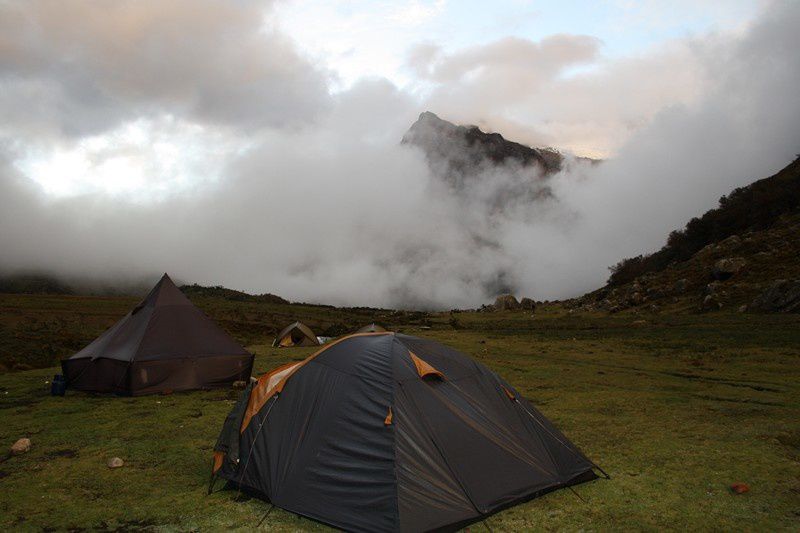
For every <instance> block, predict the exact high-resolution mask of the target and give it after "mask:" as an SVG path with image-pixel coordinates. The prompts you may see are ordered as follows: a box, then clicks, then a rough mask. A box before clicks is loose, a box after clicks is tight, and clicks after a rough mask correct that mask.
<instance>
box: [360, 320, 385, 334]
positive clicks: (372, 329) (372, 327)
mask: <svg viewBox="0 0 800 533" xmlns="http://www.w3.org/2000/svg"><path fill="white" fill-rule="evenodd" d="M384 331H386V328H385V327H383V326H379V325H378V324H376V323H375V322H373V323H372V324H367V325H366V326H364V327H363V328H361V329H359V330H358V331H356V333H382V332H384Z"/></svg>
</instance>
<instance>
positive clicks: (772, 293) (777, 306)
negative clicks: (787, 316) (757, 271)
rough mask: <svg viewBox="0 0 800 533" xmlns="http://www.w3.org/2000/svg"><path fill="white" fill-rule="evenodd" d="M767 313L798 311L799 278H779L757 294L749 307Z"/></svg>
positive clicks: (799, 296) (799, 308) (799, 299)
mask: <svg viewBox="0 0 800 533" xmlns="http://www.w3.org/2000/svg"><path fill="white" fill-rule="evenodd" d="M749 308H750V309H752V310H754V311H763V312H768V313H774V312H781V313H798V312H800V279H793V280H787V279H779V280H777V281H775V282H773V283H772V284H771V285H770V286H769V288H767V289H766V290H765V291H764V292H762V293H761V294H759V295H758V296H757V297H756V298H755V299H754V300H753V303H752V304H751V305H750V307H749Z"/></svg>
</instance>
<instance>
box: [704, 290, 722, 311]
mask: <svg viewBox="0 0 800 533" xmlns="http://www.w3.org/2000/svg"><path fill="white" fill-rule="evenodd" d="M720 309H722V302H720V301H719V297H718V296H717V294H716V293H712V294H707V295H706V296H705V298H703V301H702V302H701V303H700V310H701V311H718V310H720Z"/></svg>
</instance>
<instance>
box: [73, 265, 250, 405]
mask: <svg viewBox="0 0 800 533" xmlns="http://www.w3.org/2000/svg"><path fill="white" fill-rule="evenodd" d="M252 367H253V355H252V354H250V353H249V352H248V351H247V350H245V349H244V348H242V347H241V346H240V345H239V344H238V343H237V342H236V341H234V340H233V339H232V338H231V337H230V336H229V335H228V334H227V333H225V332H224V331H223V330H222V329H221V328H220V327H219V326H217V325H216V324H215V323H214V322H213V321H212V320H211V319H210V318H208V317H207V316H206V315H205V314H204V313H203V312H202V311H200V309H198V308H197V307H195V306H194V304H192V302H190V301H189V299H188V298H187V297H186V296H185V295H184V294H183V293H182V292H181V291H180V289H178V287H176V286H175V284H174V283H173V282H172V280H171V279H170V278H169V276H168V275H167V274H164V276H163V277H162V278H161V280H160V281H159V282H158V283H157V284H156V286H155V287H153V289H152V290H151V291H150V293H149V294H148V295H147V297H146V298H145V299H144V300H142V302H141V303H139V305H137V306H136V307H134V308H133V309H132V310H131V312H130V313H128V314H127V315H126V316H125V317H124V318H123V319H122V320H120V321H119V322H117V323H116V324H115V325H114V326H113V327H112V328H111V329H109V330H108V331H106V332H105V333H103V334H102V335H100V336H99V337H98V338H97V339H95V340H94V341H93V342H92V343H91V344H89V345H88V346H86V347H85V348H84V349H82V350H81V351H79V352H78V353H76V354H75V355H73V356H72V357H69V358H67V359H64V360H62V361H61V368H62V369H63V372H64V377H65V378H66V382H67V387H68V388H72V389H77V390H84V391H91V392H111V393H116V394H122V395H135V396H138V395H142V394H152V393H159V392H165V391H179V390H190V389H206V388H214V387H225V386H230V385H231V384H232V383H233V382H234V381H247V380H248V379H249V378H250V372H251V370H252Z"/></svg>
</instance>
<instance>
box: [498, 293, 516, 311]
mask: <svg viewBox="0 0 800 533" xmlns="http://www.w3.org/2000/svg"><path fill="white" fill-rule="evenodd" d="M494 308H495V310H496V311H515V310H517V309H520V308H521V306H520V304H519V302H518V301H517V299H516V298H514V295H513V294H501V295H500V296H498V297H497V299H496V300H495V301H494Z"/></svg>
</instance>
